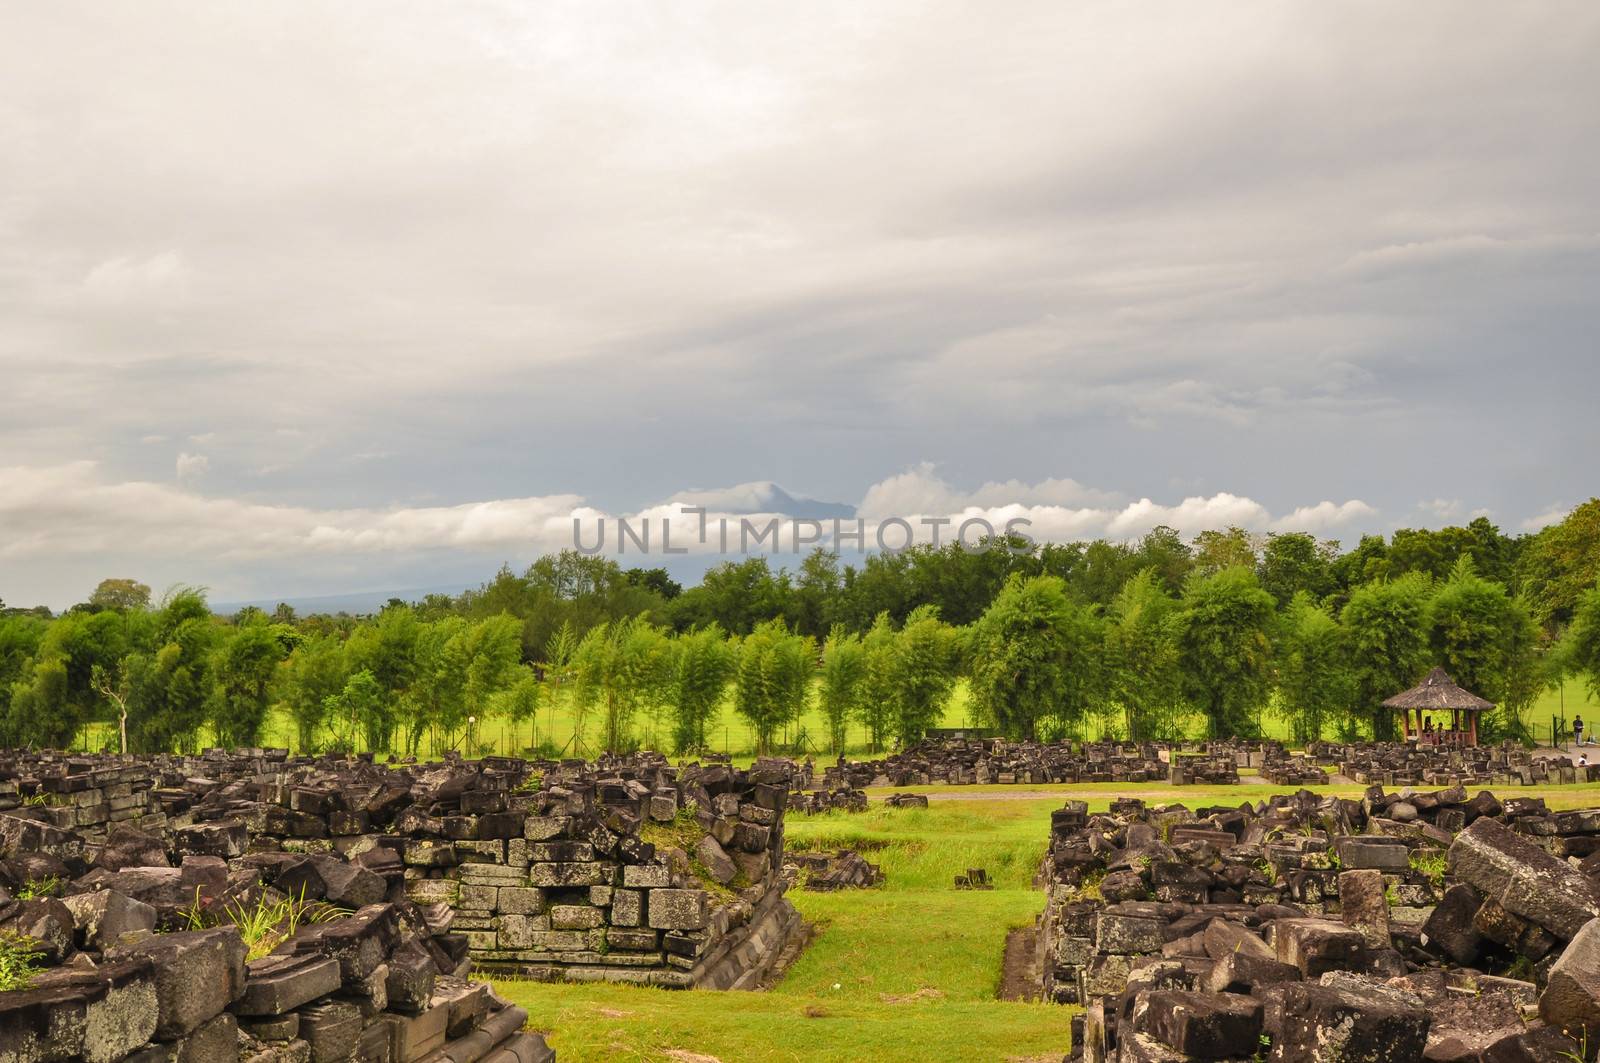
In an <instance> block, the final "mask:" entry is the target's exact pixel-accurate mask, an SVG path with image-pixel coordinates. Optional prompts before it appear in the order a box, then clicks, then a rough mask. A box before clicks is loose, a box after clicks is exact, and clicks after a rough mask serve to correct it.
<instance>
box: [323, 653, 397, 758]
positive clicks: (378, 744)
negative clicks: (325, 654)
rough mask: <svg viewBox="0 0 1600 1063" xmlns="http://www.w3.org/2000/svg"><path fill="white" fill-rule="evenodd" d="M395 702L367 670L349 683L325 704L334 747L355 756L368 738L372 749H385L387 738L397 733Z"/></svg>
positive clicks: (346, 682) (346, 681)
mask: <svg viewBox="0 0 1600 1063" xmlns="http://www.w3.org/2000/svg"><path fill="white" fill-rule="evenodd" d="M393 707H394V701H393V699H392V698H391V697H390V695H389V692H388V691H386V690H385V689H384V688H383V684H382V683H380V682H379V681H378V679H377V677H376V676H374V675H373V674H372V672H371V671H370V670H368V669H366V668H363V669H361V670H360V671H359V672H355V673H354V674H352V675H351V676H350V677H349V678H348V679H346V680H345V682H344V686H343V687H341V688H340V689H339V693H337V694H333V695H330V696H329V697H328V699H327V701H326V702H325V711H326V716H327V719H328V722H329V723H330V725H331V726H332V729H333V734H334V746H335V747H336V748H338V749H339V750H341V751H343V752H347V753H353V752H355V750H356V747H357V744H358V743H359V742H360V741H361V740H362V739H363V738H365V740H366V744H367V748H368V749H374V750H375V749H382V748H384V745H383V743H384V739H385V736H386V735H387V734H388V733H390V732H391V731H392V730H393V726H394V725H393V721H392V716H393V711H394V708H393Z"/></svg>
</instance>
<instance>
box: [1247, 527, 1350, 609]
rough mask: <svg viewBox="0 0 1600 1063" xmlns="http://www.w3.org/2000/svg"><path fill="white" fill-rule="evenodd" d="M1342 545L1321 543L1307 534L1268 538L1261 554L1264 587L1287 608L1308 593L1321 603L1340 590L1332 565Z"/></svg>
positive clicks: (1298, 533)
mask: <svg viewBox="0 0 1600 1063" xmlns="http://www.w3.org/2000/svg"><path fill="white" fill-rule="evenodd" d="M1338 552H1339V544H1338V543H1336V542H1320V543H1319V542H1318V541H1317V540H1316V538H1315V537H1313V536H1310V535H1306V534H1305V533H1304V532H1289V533H1286V534H1282V535H1269V536H1267V543H1266V546H1265V547H1263V548H1262V551H1261V586H1262V589H1264V590H1265V591H1266V592H1267V593H1268V594H1270V595H1272V596H1273V597H1274V598H1276V599H1277V601H1278V605H1279V606H1280V607H1281V606H1285V605H1288V604H1289V601H1290V600H1291V599H1292V598H1294V596H1295V595H1296V594H1299V593H1300V592H1301V591H1305V592H1306V593H1308V594H1310V595H1311V597H1312V598H1314V599H1316V600H1317V601H1321V600H1322V599H1323V598H1325V597H1327V596H1328V595H1330V594H1332V593H1333V591H1334V589H1335V587H1336V586H1337V584H1336V582H1335V579H1334V574H1333V562H1334V559H1335V558H1336V557H1338Z"/></svg>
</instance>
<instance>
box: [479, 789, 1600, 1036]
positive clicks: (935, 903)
mask: <svg viewBox="0 0 1600 1063" xmlns="http://www.w3.org/2000/svg"><path fill="white" fill-rule="evenodd" d="M920 789H935V788H933V787H923V788H920ZM939 789H956V790H973V789H978V788H974V787H943V788H939ZM981 789H989V790H993V791H996V792H1000V793H1003V792H1004V791H1005V790H1007V789H1016V788H1008V787H987V788H981ZM1026 789H1030V790H1031V789H1041V788H1036V787H1027V788H1026ZM1048 789H1049V790H1051V791H1052V794H1051V796H1050V797H1048V798H1031V799H1021V800H1006V799H1003V798H1001V799H989V800H980V801H946V802H936V803H934V804H933V805H932V806H930V807H929V808H927V809H891V808H887V807H884V806H881V805H874V806H873V807H872V808H871V809H870V810H869V811H868V812H866V813H864V814H855V815H851V814H845V813H829V814H827V815H821V816H793V817H790V818H788V819H787V820H786V825H785V830H786V835H787V839H786V840H787V844H788V846H789V847H790V848H795V849H799V848H805V847H821V848H838V847H841V846H845V847H855V848H858V849H861V850H862V851H863V852H864V853H865V855H866V856H867V858H868V859H869V860H872V861H873V862H875V863H877V864H879V865H880V866H882V867H883V868H884V871H885V873H886V875H887V882H886V883H885V885H884V886H883V887H881V888H878V889H872V890H845V891H841V892H838V893H832V894H823V893H807V892H804V891H797V892H796V893H794V894H793V895H792V897H793V900H794V902H795V904H796V906H797V907H798V908H799V909H800V910H801V912H802V913H803V914H804V915H805V917H806V919H807V920H809V921H811V922H812V923H814V924H815V925H816V926H817V928H818V934H817V937H816V939H815V940H814V941H813V942H812V943H811V945H810V947H809V948H808V949H807V950H806V952H805V953H804V954H803V955H802V956H801V957H800V958H799V960H797V961H796V963H795V965H794V966H793V967H792V968H791V969H790V971H789V973H788V974H787V976H786V977H785V978H784V980H783V981H782V982H781V983H780V984H779V985H778V986H777V988H775V989H774V990H773V991H771V992H769V993H715V992H670V991H665V990H653V989H640V988H635V987H631V986H600V985H595V986H578V985H542V984H538V983H532V982H519V981H506V982H500V983H498V988H499V990H500V992H501V993H502V995H504V996H506V997H508V998H509V999H511V1000H513V1001H514V1002H516V1003H518V1004H521V1005H522V1006H523V1007H526V1008H527V1009H528V1011H529V1014H530V1025H531V1026H532V1027H533V1028H534V1029H537V1030H541V1031H545V1032H547V1033H548V1035H549V1037H550V1043H551V1045H552V1046H554V1047H555V1048H556V1050H557V1052H558V1053H559V1055H560V1058H561V1059H562V1060H564V1061H566V1063H585V1061H593V1063H599V1061H602V1060H648V1061H656V1060H660V1061H663V1063H703V1061H702V1060H696V1059H695V1058H694V1056H692V1055H673V1054H672V1053H673V1052H675V1051H676V1052H680V1053H690V1052H693V1053H700V1054H702V1055H704V1056H710V1057H712V1058H714V1059H717V1060H720V1061H721V1063H735V1061H752V1063H768V1061H773V1063H778V1061H783V1063H787V1061H806V1063H855V1061H858V1060H874V1061H882V1063H900V1061H904V1063H920V1061H923V1060H927V1059H930V1058H936V1059H948V1060H958V1061H965V1060H973V1061H979V1060H982V1061H985V1063H994V1061H1002V1063H1004V1061H1012V1060H1015V1061H1030V1063H1032V1061H1036V1060H1044V1059H1059V1058H1060V1057H1061V1056H1062V1055H1063V1054H1065V1053H1066V1051H1067V1049H1068V1047H1069V1042H1070V1033H1069V1024H1070V1022H1071V1017H1072V1014H1073V1009H1072V1008H1069V1007H1063V1006H1059V1005H1047V1004H1013V1003H1004V1002H1000V1001H996V1000H995V999H994V992H995V988H996V985H997V983H998V980H999V974H1000V964H1001V958H1002V953H1003V950H1004V943H1005V936H1006V932H1007V931H1008V930H1009V929H1010V928H1012V927H1014V926H1026V925H1028V924H1030V923H1032V921H1033V919H1034V917H1035V916H1036V915H1037V914H1038V912H1039V910H1040V908H1041V906H1042V905H1043V903H1044V896H1043V894H1042V893H1039V892H1035V891H1033V890H1032V889H1031V888H1030V883H1031V880H1032V877H1033V873H1034V870H1035V869H1036V868H1037V866H1038V863H1039V861H1040V859H1041V858H1042V856H1043V853H1044V850H1045V846H1046V844H1047V842H1048V839H1049V830H1050V827H1049V823H1050V811H1051V809H1054V808H1059V807H1060V805H1061V803H1062V801H1064V800H1066V798H1067V797H1069V796H1077V797H1082V798H1084V799H1086V800H1088V801H1089V803H1090V807H1091V808H1092V809H1095V810H1102V809H1104V808H1105V807H1106V806H1107V804H1108V803H1109V802H1110V800H1111V797H1110V794H1112V793H1116V794H1133V795H1137V796H1142V797H1145V798H1146V799H1148V800H1150V801H1153V802H1168V801H1172V802H1182V803H1184V804H1186V805H1188V806H1189V807H1191V808H1193V807H1197V806H1199V805H1210V804H1217V805H1227V804H1232V805H1237V804H1239V803H1240V802H1242V801H1246V800H1250V801H1255V800H1259V799H1260V798H1262V797H1264V796H1266V795H1268V794H1271V793H1278V792H1282V790H1283V789H1284V788H1280V787H1273V786H1191V787H1170V786H1165V785H1152V786H1144V787H1137V786H1129V785H1126V784H1100V785H1091V786H1070V787H1069V786H1061V787H1049V788H1048ZM1361 789H1362V788H1361V787H1359V786H1339V787H1335V786H1321V787H1316V790H1317V792H1319V793H1340V794H1342V795H1344V796H1356V795H1359V794H1360V792H1361ZM1502 794H1503V795H1516V796H1526V797H1543V798H1545V799H1546V801H1547V802H1548V803H1549V805H1550V807H1552V808H1579V807H1584V806H1587V805H1594V804H1600V785H1586V786H1545V787H1527V788H1524V787H1512V788H1509V789H1506V788H1502ZM968 867H984V868H986V869H987V870H988V871H989V873H990V876H991V877H992V878H993V879H994V880H995V882H996V884H997V885H998V886H999V888H998V889H995V890H992V891H962V890H954V889H951V888H950V885H949V884H950V882H951V880H952V878H953V877H954V876H955V875H957V874H959V873H961V872H963V871H965V870H966V868H968ZM835 985H837V986H838V987H839V988H837V989H835V988H834V986H835ZM902 998H910V999H902Z"/></svg>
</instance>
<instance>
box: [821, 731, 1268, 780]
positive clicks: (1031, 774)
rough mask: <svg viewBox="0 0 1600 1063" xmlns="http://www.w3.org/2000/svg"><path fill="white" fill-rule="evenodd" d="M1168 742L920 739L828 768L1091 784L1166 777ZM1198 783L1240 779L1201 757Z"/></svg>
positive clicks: (830, 775)
mask: <svg viewBox="0 0 1600 1063" xmlns="http://www.w3.org/2000/svg"><path fill="white" fill-rule="evenodd" d="M1163 752H1166V747H1164V746H1158V745H1157V744H1155V743H1152V742H1145V743H1129V744H1119V743H1115V742H1080V743H1072V742H1053V743H1044V742H1009V741H1006V740H1004V739H999V738H984V739H942V740H939V741H929V742H922V743H920V744H918V745H915V746H912V747H911V748H910V749H907V750H905V751H903V752H900V753H893V754H890V755H889V756H887V757H884V758H883V759H881V760H870V761H847V760H844V758H840V761H839V763H837V764H834V765H832V766H830V767H828V768H827V769H825V770H824V772H823V785H824V786H827V787H829V788H835V787H848V788H851V789H861V788H864V787H867V786H927V785H929V784H934V783H940V784H947V785H955V786H972V785H983V784H988V783H998V784H1003V785H1026V784H1036V785H1037V784H1043V783H1085V782H1129V783H1149V782H1166V781H1168V779H1169V777H1170V774H1171V766H1170V765H1169V764H1168V763H1167V761H1166V760H1163V759H1162V753H1163ZM1190 770H1191V772H1192V773H1193V779H1192V781H1208V782H1209V781H1213V776H1215V780H1214V781H1219V782H1238V781H1239V780H1238V771H1237V769H1236V768H1235V767H1234V766H1233V765H1232V764H1231V762H1230V763H1227V764H1224V763H1223V762H1222V760H1221V759H1220V758H1218V759H1213V758H1210V757H1204V756H1202V757H1199V758H1197V759H1196V762H1195V763H1194V764H1193V765H1192V766H1191V768H1190Z"/></svg>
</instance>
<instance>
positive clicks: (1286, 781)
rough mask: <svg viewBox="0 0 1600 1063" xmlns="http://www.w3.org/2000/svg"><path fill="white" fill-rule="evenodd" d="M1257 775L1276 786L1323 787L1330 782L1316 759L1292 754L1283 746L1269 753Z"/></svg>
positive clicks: (1262, 761) (1257, 770) (1257, 769)
mask: <svg viewBox="0 0 1600 1063" xmlns="http://www.w3.org/2000/svg"><path fill="white" fill-rule="evenodd" d="M1256 774H1257V775H1259V776H1260V779H1261V781H1262V782H1266V783H1271V784H1272V785H1274V786H1322V785H1325V784H1326V783H1327V782H1328V773H1327V772H1326V771H1324V770H1323V769H1322V766H1321V765H1320V764H1319V763H1317V761H1316V760H1315V759H1314V758H1312V757H1308V756H1305V755H1303V754H1300V753H1290V752H1288V751H1287V750H1286V749H1284V748H1283V747H1282V746H1278V747H1277V748H1276V749H1272V750H1268V751H1267V753H1266V755H1265V756H1264V757H1263V758H1262V760H1261V763H1260V764H1259V765H1257V766H1256Z"/></svg>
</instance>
